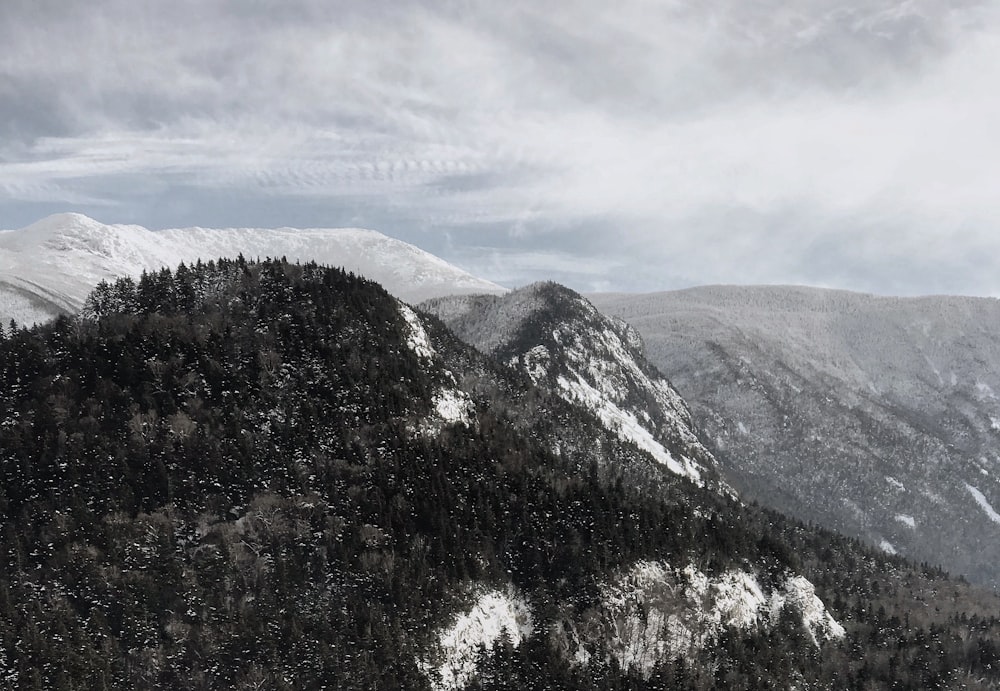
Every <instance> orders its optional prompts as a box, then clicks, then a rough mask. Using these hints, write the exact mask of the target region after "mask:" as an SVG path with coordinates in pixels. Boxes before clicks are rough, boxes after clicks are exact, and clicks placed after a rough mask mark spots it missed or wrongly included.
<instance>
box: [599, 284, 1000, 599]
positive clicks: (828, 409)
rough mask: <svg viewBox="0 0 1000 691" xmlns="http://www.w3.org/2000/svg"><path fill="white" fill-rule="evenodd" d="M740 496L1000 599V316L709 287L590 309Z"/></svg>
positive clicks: (973, 302)
mask: <svg viewBox="0 0 1000 691" xmlns="http://www.w3.org/2000/svg"><path fill="white" fill-rule="evenodd" d="M590 299H591V300H592V301H593V302H594V304H596V305H597V306H598V307H599V308H600V309H601V310H603V311H604V312H606V313H607V314H611V315H615V316H617V317H620V318H622V319H625V320H626V321H628V322H629V323H630V324H631V325H632V326H634V327H635V329H636V330H637V331H638V332H639V333H640V334H641V335H642V337H643V339H644V340H645V342H646V346H647V355H648V357H649V359H650V360H651V361H652V362H653V363H654V364H655V365H656V366H657V367H658V368H660V370H662V371H663V372H664V373H666V375H667V376H668V377H669V378H670V380H671V382H672V383H673V384H674V385H675V386H676V387H677V389H678V390H679V391H680V392H681V394H682V395H683V396H684V398H685V399H686V401H687V402H688V404H689V405H690V406H691V411H692V414H693V417H694V421H695V423H696V425H697V427H698V428H699V429H700V430H701V431H702V433H703V437H702V438H703V440H704V441H705V443H706V445H707V446H708V447H709V448H710V449H711V450H712V451H713V452H714V454H715V456H716V458H717V459H718V460H719V463H720V465H721V466H722V468H723V470H724V473H725V474H726V476H727V477H728V478H729V479H730V480H731V481H732V482H733V483H734V485H735V486H736V487H737V488H738V489H739V490H740V491H741V493H742V494H743V496H745V497H748V498H754V499H757V500H759V501H761V502H762V503H764V504H767V505H769V506H774V507H776V508H779V509H780V510H782V511H787V512H789V513H791V514H792V515H795V516H798V517H799V518H802V519H805V520H809V521H812V522H815V523H818V524H820V525H824V526H827V527H830V528H834V529H836V530H838V531H841V532H844V533H846V534H849V535H855V536H859V537H862V538H864V539H865V540H866V541H868V542H869V543H871V544H873V545H876V546H879V547H880V548H881V549H883V550H885V551H886V552H888V553H891V554H895V553H900V554H904V555H906V556H908V557H910V558H912V559H915V560H918V561H927V562H929V563H932V564H940V565H942V566H944V567H945V568H947V569H948V570H949V571H951V572H953V573H958V574H964V575H966V576H967V577H969V578H971V579H973V580H975V581H978V582H981V583H988V584H990V585H993V586H997V585H1000V513H998V510H1000V398H998V396H1000V301H997V300H994V299H985V298H967V297H925V298H890V297H876V296H871V295H862V294H857V293H849V292H843V291H834V290H821V289H811V288H801V287H735V286H732V287H730V286H714V287H705V288H695V289H691V290H684V291H677V292H668V293H657V294H649V295H624V294H617V295H608V294H605V295H592V296H590Z"/></svg>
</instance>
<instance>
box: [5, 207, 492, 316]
mask: <svg viewBox="0 0 1000 691" xmlns="http://www.w3.org/2000/svg"><path fill="white" fill-rule="evenodd" d="M240 254H242V255H244V256H245V257H288V259H290V260H292V261H302V262H305V261H315V262H317V263H320V264H326V265H330V266H335V267H343V268H344V269H346V270H348V271H351V272H354V273H356V274H359V275H362V276H364V277H366V278H368V279H371V280H373V281H376V282H378V283H381V284H382V285H383V286H385V288H386V289H387V290H388V291H389V292H391V293H392V294H394V295H395V296H396V297H398V298H400V299H401V300H404V301H406V302H419V301H421V300H426V299H428V298H432V297H439V296H442V295H454V294H467V293H494V294H496V293H503V292H506V289H505V288H503V287H502V286H499V285H497V284H495V283H491V282H489V281H486V280H483V279H481V278H478V277H476V276H473V275H472V274H470V273H468V272H467V271H464V270H462V269H460V268H459V267H457V266H454V265H453V264H450V263H448V262H447V261H445V260H444V259H441V258H440V257H436V256H434V255H432V254H430V253H428V252H426V251H424V250H422V249H420V248H418V247H415V246H413V245H411V244H408V243H406V242H403V241H402V240H397V239H395V238H392V237H390V236H387V235H385V234H383V233H381V232H378V231H376V230H365V229H358V228H307V229H295V228H287V227H285V228H276V229H267V228H222V229H211V228H200V227H192V228H178V229H165V230H156V231H153V230H149V229H147V228H144V227H142V226H138V225H117V224H116V225H108V224H104V223H101V222H99V221H96V220H94V219H92V218H89V217H88V216H84V215H83V214H78V213H61V214H55V215H52V216H48V217H46V218H43V219H42V220H40V221H37V222H36V223H33V224H31V225H29V226H26V227H24V228H21V229H19V230H10V231H5V232H0V320H3V321H4V322H6V321H8V320H9V319H11V318H15V319H17V321H19V322H26V323H31V322H37V321H44V320H46V319H49V318H51V317H53V316H55V315H57V314H60V313H66V312H74V311H76V310H78V309H80V307H81V306H82V305H83V301H84V299H85V298H86V296H87V294H88V293H90V291H91V290H93V288H94V287H95V286H96V285H97V284H98V283H99V282H100V281H102V280H111V279H114V278H116V277H120V276H133V277H137V276H139V275H140V274H141V273H143V272H144V271H145V272H150V271H158V270H159V269H161V268H163V267H172V266H176V265H177V264H179V263H181V262H184V263H193V262H195V261H196V260H198V259H201V260H203V261H207V260H210V259H218V258H220V257H227V258H235V257H236V256H237V255H240Z"/></svg>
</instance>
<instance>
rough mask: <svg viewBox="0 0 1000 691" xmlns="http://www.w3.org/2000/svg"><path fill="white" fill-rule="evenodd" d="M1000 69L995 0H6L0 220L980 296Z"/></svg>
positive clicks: (606, 279) (990, 221)
mask: <svg viewBox="0 0 1000 691" xmlns="http://www.w3.org/2000/svg"><path fill="white" fill-rule="evenodd" d="M998 87H1000V1H998V0H993V1H992V2H974V1H971V0H970V1H963V0H957V1H954V2H945V1H937V0H911V1H906V2H900V1H898V0H839V1H838V0H689V1H688V0H660V1H655V2H654V1H652V0H616V2H613V3H609V2H606V1H605V0H602V1H600V2H598V1H596V0H574V1H572V2H569V1H565V2H564V1H563V0H547V1H546V2H537V1H534V0H532V1H528V0H525V1H522V0H505V1H504V2H495V1H493V2H477V1H476V0H442V1H440V2H426V1H421V0H414V1H411V2H405V3H404V2H399V1H398V0H392V1H383V0H354V1H350V2H341V1H338V0H208V1H206V0H170V2H157V1H150V2H141V3H137V2H134V0H86V1H83V0H3V2H0V228H18V227H22V226H26V225H28V224H30V223H32V222H33V221H36V220H38V219H40V218H42V217H44V216H46V215H49V214H51V213H57V212H63V211H77V212H81V213H85V214H87V215H89V216H91V217H93V218H95V219H97V220H99V221H102V222H105V223H137V224H141V225H144V226H146V227H149V228H154V229H156V228H167V227H187V226H203V227H241V226H254V227H279V226H292V227H345V226H350V227H366V228H373V229H375V230H379V231H382V232H384V233H385V234H387V235H391V236H393V237H397V238H400V239H402V240H405V241H407V242H411V243H413V244H416V245H418V246H420V247H422V248H423V249H426V250H428V251H430V252H433V253H435V254H438V255H439V256H442V257H443V258H445V259H447V260H448V261H451V262H453V263H455V264H458V265H459V266H461V267H463V268H465V269H467V270H469V271H471V272H472V273H475V274H477V275H480V276H482V277H484V278H488V279H490V280H494V281H497V282H499V283H502V284H504V285H508V286H516V285H522V284H525V283H528V282H531V281H535V280H541V279H551V280H557V281H560V282H562V283H565V284H566V285H569V286H570V287H572V288H575V289H577V290H581V291H599V290H600V291H607V290H620V291H654V290H669V289H675V288H683V287H688V286H694V285H701V284H712V283H737V284H755V283H771V284H775V283H779V284H786V283H790V284H807V285H815V286H828V287H837V288H846V289H851V290H860V291H866V292H874V293H880V294H897V295H915V294H928V293H955V294H967V295H994V296H1000V232H998V231H1000V224H998V220H1000V88H998Z"/></svg>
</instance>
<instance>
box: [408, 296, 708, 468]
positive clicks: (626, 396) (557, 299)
mask: <svg viewBox="0 0 1000 691" xmlns="http://www.w3.org/2000/svg"><path fill="white" fill-rule="evenodd" d="M421 308H422V309H425V310H427V311H428V312H431V313H432V314H435V315H436V316H437V317H439V318H440V319H441V320H442V321H444V322H445V324H447V325H448V327H449V328H450V329H451V330H452V331H453V332H454V333H455V334H456V335H458V337H459V338H461V339H463V340H464V341H466V342H467V343H470V344H471V345H473V346H475V347H476V348H477V349H479V350H480V351H481V352H484V353H487V354H489V355H490V356H492V357H493V358H495V359H497V360H499V361H501V362H505V363H508V364H510V365H512V366H513V367H515V368H517V369H520V370H522V371H523V372H525V373H526V374H527V375H528V377H530V378H531V381H532V382H533V383H534V384H535V385H536V386H539V387H542V388H544V389H546V390H549V391H554V392H555V393H557V394H558V395H559V396H561V397H562V398H563V399H565V400H567V401H570V402H572V403H575V404H579V405H582V406H583V407H584V408H586V409H587V410H589V411H590V412H591V413H593V414H594V415H595V416H596V417H597V418H598V419H599V420H600V421H601V423H602V424H603V425H604V426H605V427H606V428H607V429H609V430H611V431H612V432H614V433H615V434H617V435H618V437H619V438H621V439H622V440H624V441H627V442H630V443H633V444H635V445H636V446H637V447H638V448H640V449H642V450H643V451H645V452H647V453H648V454H650V455H651V456H652V457H653V458H655V459H656V460H657V461H658V462H659V463H661V464H663V465H664V466H666V467H667V468H668V469H670V470H671V471H672V472H674V473H676V474H677V475H681V476H684V477H687V478H689V479H691V480H692V481H694V482H695V483H697V484H705V483H706V482H708V483H710V484H712V485H713V486H721V485H719V475H718V471H717V468H716V463H715V460H714V459H713V458H712V455H711V454H710V453H709V452H708V451H707V450H706V449H705V447H704V446H703V445H702V443H701V442H700V441H699V439H698V435H697V434H696V433H695V430H694V427H693V425H692V422H691V415H690V413H689V411H688V409H687V405H686V404H685V403H684V401H683V400H682V399H681V397H680V396H679V395H678V393H677V392H676V391H675V390H674V388H673V387H672V386H671V385H670V383H669V382H668V381H667V380H666V379H665V378H664V377H663V376H662V375H661V374H660V373H659V372H657V371H656V369H655V368H654V367H652V366H651V365H650V364H649V363H648V362H647V361H646V358H645V356H644V354H643V345H642V340H641V339H640V338H639V335H638V334H637V333H636V332H635V330H633V329H632V328H631V327H629V326H628V325H627V324H626V323H624V322H622V321H621V320H617V319H609V318H607V317H604V316H603V315H601V314H600V313H599V312H598V311H597V310H596V309H595V308H594V306H593V305H591V304H590V303H589V302H588V301H587V300H586V299H584V298H583V297H581V296H580V295H578V294H577V293H575V292H573V291H572V290H570V289H568V288H565V287H563V286H561V285H558V284H555V283H536V284H533V285H530V286H527V287H525V288H521V289H518V290H515V291H512V292H510V293H508V294H507V295H505V296H502V297H501V296H496V295H481V296H452V297H444V298H437V299H434V300H429V301H427V302H424V303H422V304H421Z"/></svg>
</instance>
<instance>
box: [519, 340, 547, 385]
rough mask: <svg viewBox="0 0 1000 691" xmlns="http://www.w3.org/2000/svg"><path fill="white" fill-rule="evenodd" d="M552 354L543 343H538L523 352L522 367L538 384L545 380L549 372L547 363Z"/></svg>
mask: <svg viewBox="0 0 1000 691" xmlns="http://www.w3.org/2000/svg"><path fill="white" fill-rule="evenodd" d="M551 362H552V356H551V355H549V350H548V348H546V347H545V346H543V345H538V346H535V347H534V348H532V349H531V350H529V351H528V352H527V353H525V354H524V369H525V370H526V371H527V372H528V376H529V377H531V381H533V382H534V383H536V384H538V383H539V382H543V381H545V379H546V378H547V377H548V373H549V364H550V363H551Z"/></svg>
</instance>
